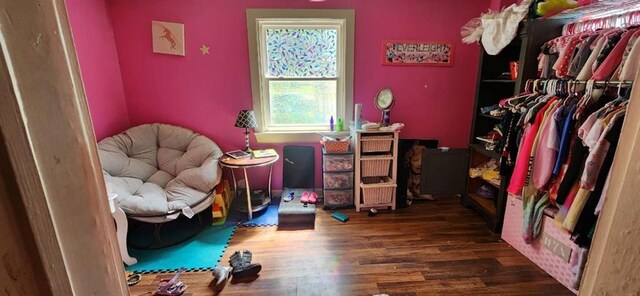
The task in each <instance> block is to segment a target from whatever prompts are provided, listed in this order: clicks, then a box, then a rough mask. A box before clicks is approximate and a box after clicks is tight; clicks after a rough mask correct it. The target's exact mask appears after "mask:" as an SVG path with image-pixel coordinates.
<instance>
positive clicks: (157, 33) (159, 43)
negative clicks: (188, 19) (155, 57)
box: [151, 21, 184, 56]
mask: <svg viewBox="0 0 640 296" xmlns="http://www.w3.org/2000/svg"><path fill="white" fill-rule="evenodd" d="M151 35H152V38H153V52H154V53H163V54H173V55H179V56H184V24H179V23H168V22H158V21H151Z"/></svg>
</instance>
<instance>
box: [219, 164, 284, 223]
mask: <svg viewBox="0 0 640 296" xmlns="http://www.w3.org/2000/svg"><path fill="white" fill-rule="evenodd" d="M278 159H280V155H278V154H276V155H275V156H270V157H261V158H253V157H251V158H241V159H235V158H233V157H230V156H227V155H225V156H223V157H221V158H220V167H222V168H229V169H230V170H231V176H232V178H233V194H234V196H235V195H237V192H238V182H237V180H236V174H235V169H242V172H243V174H244V182H245V186H246V190H247V214H248V215H247V217H248V218H249V220H252V219H253V212H257V211H260V210H262V209H264V208H265V207H266V206H268V204H265V203H264V202H263V203H262V204H261V205H260V206H258V207H255V208H253V207H252V205H251V189H250V187H249V176H248V175H247V169H250V168H256V167H263V166H269V191H268V192H267V193H268V194H269V203H271V202H270V201H271V180H272V178H271V175H272V174H273V164H274V163H276V161H278Z"/></svg>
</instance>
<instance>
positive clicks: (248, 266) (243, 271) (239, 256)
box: [229, 250, 262, 280]
mask: <svg viewBox="0 0 640 296" xmlns="http://www.w3.org/2000/svg"><path fill="white" fill-rule="evenodd" d="M251 258H252V254H251V251H248V250H244V251H242V253H240V251H235V252H234V253H233V255H231V257H230V258H229V265H231V268H233V269H232V270H231V274H232V275H233V279H234V280H241V279H244V278H251V277H255V276H257V275H258V273H259V272H260V270H262V265H260V263H251Z"/></svg>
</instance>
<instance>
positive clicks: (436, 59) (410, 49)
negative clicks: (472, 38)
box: [382, 40, 454, 67]
mask: <svg viewBox="0 0 640 296" xmlns="http://www.w3.org/2000/svg"><path fill="white" fill-rule="evenodd" d="M382 51H383V57H382V64H383V65H398V66H440V67H451V66H453V56H454V43H453V42H425V41H397V40H385V41H384V42H383V44H382Z"/></svg>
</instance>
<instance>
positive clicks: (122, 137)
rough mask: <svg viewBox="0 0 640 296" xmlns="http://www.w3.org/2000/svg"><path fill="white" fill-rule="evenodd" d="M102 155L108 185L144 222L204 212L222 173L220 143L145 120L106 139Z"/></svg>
mask: <svg viewBox="0 0 640 296" xmlns="http://www.w3.org/2000/svg"><path fill="white" fill-rule="evenodd" d="M98 153H99V156H100V162H101V163H102V167H103V170H104V176H105V181H106V183H107V189H108V190H110V191H111V192H113V193H117V194H118V197H117V199H116V202H117V204H118V205H119V206H120V208H122V210H123V211H124V212H125V213H127V214H128V215H129V216H131V217H133V218H136V217H139V219H140V220H145V218H144V217H153V216H157V217H159V219H155V222H164V221H169V220H173V219H175V218H177V217H178V216H179V214H180V213H183V214H185V216H187V217H191V216H192V215H193V214H195V213H197V211H202V210H204V209H205V208H206V207H207V206H209V205H210V204H211V199H208V197H209V193H210V192H211V190H213V188H214V187H215V186H216V185H217V184H218V183H219V182H220V178H221V175H222V172H221V169H220V167H219V166H218V160H219V158H220V157H221V156H222V151H221V150H220V148H219V147H218V145H216V143H214V142H213V141H211V140H210V139H208V138H207V137H205V136H203V135H200V134H198V133H195V132H193V131H191V130H189V129H186V128H182V127H177V126H172V125H168V124H159V123H155V124H144V125H140V126H136V127H133V128H130V129H128V130H126V131H125V132H123V133H121V134H118V135H115V136H112V137H109V138H105V139H103V140H102V141H100V142H99V143H98ZM206 200H209V202H208V204H205V205H202V203H203V202H204V201H206ZM193 207H197V209H196V208H193ZM163 216H165V217H163ZM146 220H147V221H149V220H150V219H149V218H147V219H146ZM151 220H154V219H151Z"/></svg>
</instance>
